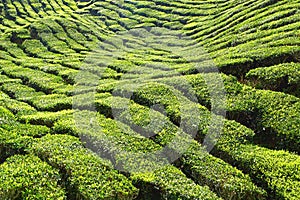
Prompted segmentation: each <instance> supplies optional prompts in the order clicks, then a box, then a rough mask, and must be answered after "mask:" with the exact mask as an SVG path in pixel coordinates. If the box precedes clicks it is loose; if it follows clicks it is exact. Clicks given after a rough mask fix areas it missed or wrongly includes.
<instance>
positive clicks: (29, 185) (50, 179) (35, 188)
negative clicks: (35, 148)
mask: <svg viewBox="0 0 300 200" xmlns="http://www.w3.org/2000/svg"><path fill="white" fill-rule="evenodd" d="M0 181H1V185H0V198H1V199H53V200H64V199H67V198H66V192H65V191H64V189H63V188H62V187H61V185H59V183H60V181H61V176H60V174H59V171H58V170H57V169H54V168H52V167H51V166H50V165H48V164H47V163H46V162H43V161H42V160H40V159H39V158H38V157H36V156H33V155H15V156H12V157H10V158H8V159H7V160H6V161H5V162H4V163H2V164H1V165H0Z"/></svg>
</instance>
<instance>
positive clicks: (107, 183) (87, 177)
mask: <svg viewBox="0 0 300 200" xmlns="http://www.w3.org/2000/svg"><path fill="white" fill-rule="evenodd" d="M31 151H32V152H33V153H34V154H36V155H38V156H39V157H40V158H42V159H43V160H45V161H47V162H48V163H49V164H50V165H51V166H53V167H55V168H57V169H59V170H60V172H61V173H62V185H63V186H64V187H65V188H66V190H67V191H68V195H69V196H70V197H72V198H75V199H134V198H135V197H136V196H137V193H138V190H137V189H136V188H135V187H134V186H133V185H132V183H131V182H130V181H129V180H128V179H127V178H126V177H125V176H123V175H121V174H119V173H118V172H117V171H116V170H113V169H112V165H111V163H110V162H108V161H107V160H104V159H102V158H100V157H98V156H97V155H95V154H94V153H92V152H91V151H89V150H87V149H86V148H84V147H83V146H82V144H81V142H80V141H79V139H78V138H75V137H73V136H68V135H47V136H44V137H42V138H41V139H38V140H37V141H36V143H34V144H33V145H32V147H31Z"/></svg>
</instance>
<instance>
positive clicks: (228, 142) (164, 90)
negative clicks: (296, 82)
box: [133, 84, 299, 198]
mask: <svg viewBox="0 0 300 200" xmlns="http://www.w3.org/2000/svg"><path fill="white" fill-rule="evenodd" d="M153 86H155V87H153ZM168 88H170V87H166V86H163V85H158V84H148V85H146V86H145V87H142V88H139V90H138V91H136V92H135V96H134V98H133V99H134V100H135V101H137V102H139V103H141V104H143V105H146V106H151V105H154V104H157V103H160V104H162V105H163V106H165V111H166V113H167V115H169V116H170V118H171V119H172V120H173V121H175V122H176V121H177V119H178V118H179V117H178V116H180V115H181V116H182V117H185V116H184V115H185V113H183V112H182V113H181V112H180V109H178V106H179V105H178V99H177V101H176V99H174V94H170V89H168ZM251 91H252V90H251ZM157 92H159V93H160V95H156V93H157ZM276 94H277V93H276ZM259 96H260V97H263V98H264V97H265V96H263V95H262V94H260V95H259ZM268 97H269V98H270V99H273V102H274V97H273V98H272V96H270V94H269V96H268ZM179 98H180V97H179ZM249 99H253V97H252V98H249ZM270 99H268V100H267V101H270ZM280 100H281V101H282V98H280ZM255 102H257V101H255ZM258 102H261V103H262V104H263V106H264V108H266V103H265V102H263V101H258ZM274 103H275V104H276V105H277V106H278V103H276V102H274ZM185 105H188V104H185ZM235 105H238V104H237V103H236V101H235ZM287 105H289V104H287ZM295 105H297V104H295ZM189 107H190V108H191V109H193V106H192V105H190V106H189ZM194 108H195V106H194ZM282 109H285V110H287V111H286V112H285V113H288V112H291V111H292V109H293V112H295V107H293V108H291V110H289V109H287V107H284V108H282ZM271 110H274V109H271ZM282 112H283V113H284V110H282V111H281V112H280V113H282ZM174 113H175V114H174ZM275 113H276V111H275ZM285 113H284V114H285ZM273 114H274V112H273ZM275 116H276V115H275ZM290 116H291V115H290ZM174 117H175V118H174ZM202 117H204V118H205V115H203V114H200V116H199V118H202ZM267 119H270V116H269V118H267ZM273 119H274V118H273ZM264 120H266V119H264ZM297 120H298V118H297V117H295V118H294V121H293V120H291V123H294V124H293V125H292V124H287V125H290V127H293V126H297V125H298V124H299V123H295V121H297ZM199 121H202V120H199ZM203 121H204V122H206V123H209V118H206V119H204V120H203ZM262 122H263V123H265V121H262ZM269 123H270V124H271V125H273V126H274V127H275V125H278V126H283V125H282V123H279V122H278V121H276V120H272V121H269V122H268V124H269ZM224 125H225V126H224V128H223V134H222V136H224V137H225V139H224V140H223V139H222V137H221V138H220V139H219V141H218V143H217V144H216V146H215V151H217V152H219V153H220V152H221V153H220V154H222V152H223V151H225V152H223V153H224V154H225V155H226V154H230V155H231V156H232V157H235V156H236V157H237V156H238V155H239V153H242V152H243V148H238V147H240V146H243V145H242V144H243V143H244V142H243V141H244V140H243V138H245V136H246V138H247V137H249V136H251V135H252V136H253V135H254V133H253V131H252V130H251V129H247V128H246V127H244V126H241V125H239V124H236V123H233V124H231V125H230V123H229V124H228V125H229V126H228V125H227V123H225V124H224ZM202 130H203V129H202ZM290 130H291V129H290ZM292 130H294V131H295V130H298V129H292ZM200 131H201V128H200ZM206 131H207V130H205V129H204V131H201V132H202V134H205V133H206ZM232 136H235V137H232ZM296 137H297V136H296ZM241 139H242V140H241ZM295 141H297V140H295ZM224 146H225V147H226V146H229V147H232V146H233V147H234V146H237V148H238V151H235V150H234V149H229V148H227V149H226V148H224ZM244 147H247V148H248V149H253V148H257V149H258V150H259V151H260V155H262V157H265V158H266V159H272V156H270V155H272V154H276V152H277V151H274V150H269V149H264V148H262V147H256V146H254V145H251V144H245V146H244ZM294 147H295V146H294ZM284 155H286V161H287V160H290V159H289V157H290V156H292V157H293V155H292V154H290V153H288V152H285V153H284ZM248 156H251V159H255V156H256V154H249V155H248ZM220 157H221V156H220ZM295 158H297V156H296V157H295ZM257 162H260V163H258V165H255V167H256V168H255V169H253V170H256V171H260V172H261V173H262V174H264V176H269V177H274V180H272V184H267V186H265V185H262V184H260V185H262V186H265V188H266V189H268V190H270V191H271V192H274V193H275V195H274V196H276V198H277V197H280V196H281V195H282V192H280V191H277V190H276V189H275V188H276V187H278V188H282V189H281V190H283V191H284V193H285V194H284V195H286V196H290V197H293V196H294V193H297V191H295V190H293V189H292V190H289V189H288V188H289V187H290V188H295V185H294V183H293V181H292V180H291V181H292V182H288V183H286V186H284V188H283V186H282V185H281V184H280V182H277V181H280V180H281V179H280V177H281V176H283V175H284V173H282V172H281V170H280V169H281V168H282V167H283V165H285V167H288V166H289V165H291V164H292V162H293V161H290V162H285V163H278V165H276V163H274V164H273V165H272V167H273V168H276V169H278V170H275V171H274V170H273V168H272V169H271V168H270V169H267V170H264V167H263V166H264V162H265V161H264V160H260V161H257ZM231 163H233V164H234V165H239V164H240V166H242V165H241V162H239V161H238V160H235V161H233V162H231ZM241 168H243V167H241ZM292 171H293V170H292V169H290V171H289V172H288V173H293V172H292ZM251 175H252V178H253V179H254V180H255V181H256V182H258V183H260V181H261V180H262V179H263V178H262V177H261V176H260V175H259V174H251ZM267 182H268V180H267ZM274 182H275V183H274ZM274 185H276V187H275V186H274Z"/></svg>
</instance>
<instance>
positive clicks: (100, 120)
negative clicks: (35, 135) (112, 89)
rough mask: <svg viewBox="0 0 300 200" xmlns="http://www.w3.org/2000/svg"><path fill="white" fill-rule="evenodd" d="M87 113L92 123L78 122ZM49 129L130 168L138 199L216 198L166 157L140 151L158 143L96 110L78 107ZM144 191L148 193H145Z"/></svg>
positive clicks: (120, 165)
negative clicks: (75, 113)
mask: <svg viewBox="0 0 300 200" xmlns="http://www.w3.org/2000/svg"><path fill="white" fill-rule="evenodd" d="M88 117H93V118H94V120H96V123H92V124H91V125H90V126H88V127H87V126H86V124H85V123H84V124H81V126H80V123H82V121H84V120H87V119H89V118H88ZM86 118H87V119H86ZM79 121H81V122H79ZM88 121H90V120H88ZM75 122H76V123H77V125H76V124H75ZM78 123H79V124H78ZM53 130H54V131H55V132H56V133H68V134H71V135H77V136H78V135H79V136H80V137H81V138H83V141H84V142H85V143H86V146H87V147H89V148H91V149H93V151H95V152H97V153H99V154H100V155H102V156H105V157H108V158H110V159H111V160H112V161H113V163H114V165H115V166H116V167H118V168H119V169H122V170H125V171H127V170H129V172H132V173H131V176H130V178H131V179H132V180H134V183H136V185H137V187H139V188H141V190H142V191H141V194H140V195H141V198H142V199H151V198H152V197H153V198H155V197H157V196H156V195H158V197H160V198H163V199H169V198H171V199H178V198H183V199H195V198H197V197H199V196H200V197H203V198H205V199H214V198H215V199H217V197H216V195H215V194H214V193H212V192H211V191H209V189H208V188H207V187H200V186H199V185H196V184H195V183H194V182H193V181H191V180H190V179H188V178H187V177H186V176H185V175H184V174H183V173H182V172H181V171H180V170H178V169H176V168H175V167H173V166H171V165H168V164H167V161H166V160H160V159H157V158H156V157H155V154H153V155H151V154H150V155H149V156H150V157H149V158H148V157H147V156H146V157H144V156H143V153H147V152H148V153H151V152H153V151H154V152H155V151H159V150H160V149H161V147H160V146H159V145H157V144H155V143H154V142H153V141H151V140H149V139H147V138H144V137H142V136H140V135H138V134H137V133H135V132H134V131H132V130H131V129H130V128H129V127H128V126H126V125H124V124H122V123H121V122H116V121H114V120H111V119H107V118H105V117H104V116H102V115H99V114H96V113H91V112H88V111H81V112H80V113H78V116H77V117H76V118H75V121H74V119H61V120H60V121H58V122H57V123H55V125H54V127H53ZM103 134H104V135H103ZM146 155H147V154H146ZM140 156H141V157H140ZM160 165H164V166H165V167H164V169H165V170H167V172H166V171H165V170H163V171H164V172H165V173H166V174H165V175H162V174H161V173H162V169H160ZM168 173H170V174H168ZM178 185H181V186H180V187H178ZM144 189H145V190H144ZM148 195H150V196H149V197H147V196H148ZM151 195H153V196H151Z"/></svg>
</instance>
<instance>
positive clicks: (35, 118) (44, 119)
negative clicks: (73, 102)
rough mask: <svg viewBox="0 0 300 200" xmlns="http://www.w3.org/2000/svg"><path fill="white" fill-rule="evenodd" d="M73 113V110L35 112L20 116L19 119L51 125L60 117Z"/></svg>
mask: <svg viewBox="0 0 300 200" xmlns="http://www.w3.org/2000/svg"><path fill="white" fill-rule="evenodd" d="M73 113H74V110H62V111H57V112H36V113H33V114H30V115H23V116H20V117H19V121H21V122H22V123H30V124H33V125H44V126H47V127H52V126H53V124H54V123H55V122H56V121H58V120H59V119H61V118H69V117H71V116H72V114H73Z"/></svg>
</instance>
